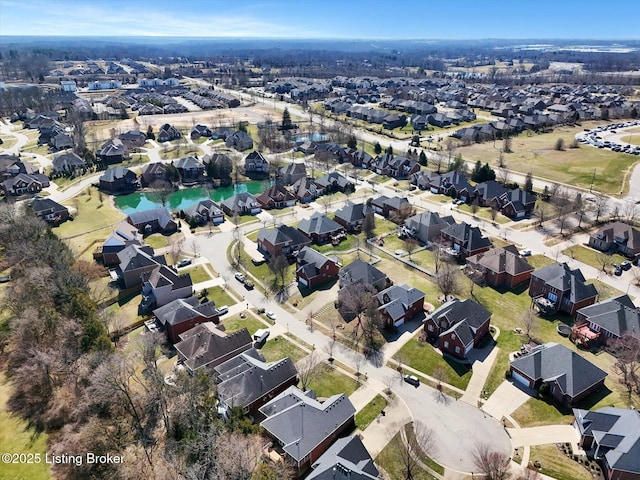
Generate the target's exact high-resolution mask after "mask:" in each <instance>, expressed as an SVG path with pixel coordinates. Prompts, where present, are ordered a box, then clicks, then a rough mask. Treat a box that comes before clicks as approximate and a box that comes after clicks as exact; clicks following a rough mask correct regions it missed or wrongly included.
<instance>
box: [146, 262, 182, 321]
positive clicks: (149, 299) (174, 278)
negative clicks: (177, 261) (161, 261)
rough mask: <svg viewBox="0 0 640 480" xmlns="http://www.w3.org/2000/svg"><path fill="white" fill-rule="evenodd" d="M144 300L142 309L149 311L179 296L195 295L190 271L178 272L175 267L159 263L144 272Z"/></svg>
mask: <svg viewBox="0 0 640 480" xmlns="http://www.w3.org/2000/svg"><path fill="white" fill-rule="evenodd" d="M141 278H142V301H141V302H140V309H141V310H142V311H147V310H149V309H151V308H154V307H162V306H164V305H166V304H167V303H170V302H173V301H174V300H177V299H178V298H187V297H190V296H191V295H193V282H192V281H191V275H189V274H188V273H185V274H178V273H177V272H176V271H175V270H174V269H173V268H171V267H167V266H166V265H158V266H156V268H154V269H153V270H151V271H148V272H144V273H143V274H142V277H141Z"/></svg>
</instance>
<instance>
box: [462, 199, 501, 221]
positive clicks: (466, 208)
mask: <svg viewBox="0 0 640 480" xmlns="http://www.w3.org/2000/svg"><path fill="white" fill-rule="evenodd" d="M458 210H460V211H461V212H465V213H468V214H469V215H473V211H472V210H471V205H467V204H466V203H463V204H462V205H458ZM475 216H476V217H477V218H482V219H484V220H489V221H491V209H490V208H489V207H483V208H479V209H478V211H477V212H476V214H475ZM495 222H496V223H499V224H503V223H509V222H511V219H510V218H509V217H507V216H505V215H503V214H501V213H498V214H497V215H496V220H495Z"/></svg>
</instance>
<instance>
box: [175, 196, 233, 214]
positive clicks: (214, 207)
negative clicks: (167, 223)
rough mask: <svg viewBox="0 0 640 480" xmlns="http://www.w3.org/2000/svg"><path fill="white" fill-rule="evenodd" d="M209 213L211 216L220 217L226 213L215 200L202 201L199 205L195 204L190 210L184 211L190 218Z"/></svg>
mask: <svg viewBox="0 0 640 480" xmlns="http://www.w3.org/2000/svg"><path fill="white" fill-rule="evenodd" d="M205 212H206V213H208V214H209V216H219V215H223V214H224V213H223V212H222V210H221V209H220V206H219V205H218V204H217V203H216V202H214V201H213V200H209V199H207V200H200V201H199V202H198V203H194V204H193V205H191V206H190V207H188V208H185V209H184V213H185V214H187V215H188V216H190V217H193V216H195V215H198V214H202V213H205Z"/></svg>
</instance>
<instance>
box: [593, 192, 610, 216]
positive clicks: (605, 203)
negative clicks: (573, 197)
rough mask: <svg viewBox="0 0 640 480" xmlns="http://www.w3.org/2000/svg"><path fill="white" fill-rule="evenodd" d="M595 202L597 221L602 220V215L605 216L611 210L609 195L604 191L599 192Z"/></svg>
mask: <svg viewBox="0 0 640 480" xmlns="http://www.w3.org/2000/svg"><path fill="white" fill-rule="evenodd" d="M595 198H596V201H595V202H594V204H595V214H596V218H595V220H596V223H598V222H599V221H600V217H603V216H605V215H606V214H607V212H608V211H609V197H607V196H606V195H605V194H603V193H599V194H597V195H596V197H595Z"/></svg>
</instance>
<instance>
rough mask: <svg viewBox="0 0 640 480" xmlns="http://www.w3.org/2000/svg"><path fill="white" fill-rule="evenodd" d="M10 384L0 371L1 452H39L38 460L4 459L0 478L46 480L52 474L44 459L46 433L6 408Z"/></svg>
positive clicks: (4, 479)
mask: <svg viewBox="0 0 640 480" xmlns="http://www.w3.org/2000/svg"><path fill="white" fill-rule="evenodd" d="M10 393H11V385H10V384H9V383H7V380H6V378H5V376H4V373H2V374H0V445H1V446H2V453H5V452H6V453H24V454H34V455H36V454H37V455H40V456H41V459H42V462H41V463H39V464H35V463H34V464H26V463H13V464H9V463H4V462H3V464H2V468H0V480H16V479H25V480H26V479H28V480H49V479H50V478H53V477H52V475H51V472H50V471H49V468H48V467H49V466H48V465H47V464H45V463H44V455H45V453H46V451H47V435H45V434H40V435H38V434H36V432H35V431H34V430H33V429H30V428H29V426H28V425H27V423H26V422H25V421H23V420H21V419H20V418H18V417H16V416H14V415H12V414H10V413H9V412H7V410H6V406H7V400H8V399H9V395H10Z"/></svg>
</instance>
